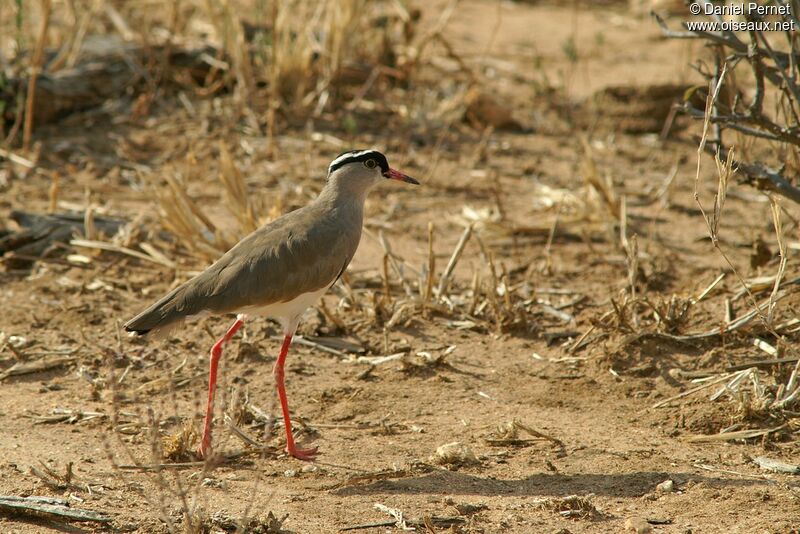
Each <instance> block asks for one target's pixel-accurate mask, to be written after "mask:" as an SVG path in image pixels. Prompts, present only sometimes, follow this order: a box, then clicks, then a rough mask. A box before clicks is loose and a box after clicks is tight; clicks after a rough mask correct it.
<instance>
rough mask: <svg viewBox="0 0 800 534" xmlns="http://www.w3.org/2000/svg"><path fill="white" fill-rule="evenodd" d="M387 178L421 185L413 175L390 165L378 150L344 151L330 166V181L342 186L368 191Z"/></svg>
mask: <svg viewBox="0 0 800 534" xmlns="http://www.w3.org/2000/svg"><path fill="white" fill-rule="evenodd" d="M386 179H389V180H397V181H400V182H406V183H409V184H416V185H419V182H418V181H416V180H415V179H413V178H412V177H410V176H408V175H406V174H403V173H402V172H400V171H397V170H395V169H392V168H391V167H389V162H387V161H386V156H384V155H383V154H381V153H380V152H378V151H377V150H350V151H348V152H343V153H341V154H339V155H338V156H337V157H336V159H334V160H333V161H332V162H331V164H330V166H329V167H328V182H330V183H335V184H336V185H339V186H340V187H347V188H356V189H361V190H363V191H366V190H368V189H369V188H371V187H372V186H374V185H376V184H378V183H379V182H381V181H383V180H386Z"/></svg>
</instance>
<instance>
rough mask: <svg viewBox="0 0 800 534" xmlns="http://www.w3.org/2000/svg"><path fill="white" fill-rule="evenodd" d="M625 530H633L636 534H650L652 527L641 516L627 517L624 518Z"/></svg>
mask: <svg viewBox="0 0 800 534" xmlns="http://www.w3.org/2000/svg"><path fill="white" fill-rule="evenodd" d="M625 532H635V533H636V534H650V533H651V532H653V527H652V525H650V523H648V522H647V521H645V520H644V519H642V518H641V517H629V518H628V519H626V520H625Z"/></svg>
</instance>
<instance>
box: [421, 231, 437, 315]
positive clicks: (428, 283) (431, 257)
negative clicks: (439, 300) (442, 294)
mask: <svg viewBox="0 0 800 534" xmlns="http://www.w3.org/2000/svg"><path fill="white" fill-rule="evenodd" d="M435 271H436V255H435V254H434V253H433V223H432V222H429V223H428V273H427V276H426V277H425V294H424V296H423V301H424V302H428V301H430V300H431V296H432V295H433V277H434V276H435Z"/></svg>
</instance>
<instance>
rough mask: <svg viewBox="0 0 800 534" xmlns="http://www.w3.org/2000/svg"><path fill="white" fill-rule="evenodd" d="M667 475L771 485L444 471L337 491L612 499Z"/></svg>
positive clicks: (650, 475)
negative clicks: (589, 495)
mask: <svg viewBox="0 0 800 534" xmlns="http://www.w3.org/2000/svg"><path fill="white" fill-rule="evenodd" d="M667 479H671V480H673V481H675V483H676V484H678V485H679V486H680V485H681V484H685V483H686V482H688V481H694V482H695V483H700V482H702V483H704V484H706V485H708V486H712V487H730V486H755V485H763V484H768V481H766V480H756V479H728V478H719V477H709V476H702V475H696V474H692V473H667V472H655V471H644V472H635V473H615V474H601V473H583V474H579V475H564V474H558V473H537V474H534V475H531V476H528V477H525V478H520V479H498V478H487V477H482V476H479V475H474V474H469V473H462V472H455V471H447V470H441V471H435V472H432V473H426V474H424V475H421V476H416V477H409V478H402V479H389V480H378V481H374V482H370V483H367V484H363V485H356V486H346V487H343V488H339V489H337V490H335V493H337V494H338V495H343V496H355V495H371V494H404V495H436V494H450V495H453V494H455V495H484V496H507V497H528V496H543V495H575V494H576V495H585V494H587V493H594V494H595V495H603V496H608V497H641V496H642V495H645V494H647V493H650V492H652V491H653V490H654V489H655V487H656V485H657V484H658V483H660V482H663V481H664V480H667Z"/></svg>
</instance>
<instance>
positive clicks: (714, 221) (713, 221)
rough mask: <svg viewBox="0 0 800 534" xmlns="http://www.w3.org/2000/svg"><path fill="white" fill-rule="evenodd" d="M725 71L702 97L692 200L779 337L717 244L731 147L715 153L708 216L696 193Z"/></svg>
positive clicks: (758, 311) (761, 316) (714, 241)
mask: <svg viewBox="0 0 800 534" xmlns="http://www.w3.org/2000/svg"><path fill="white" fill-rule="evenodd" d="M727 72H728V65H727V63H725V64H724V65H723V66H722V70H721V71H720V73H719V76H718V78H717V83H716V84H714V81H713V80H712V81H711V82H709V91H708V97H707V98H706V109H705V116H704V120H703V134H702V137H701V138H700V144H699V145H698V147H697V168H696V170H695V177H694V200H695V202H696V203H697V205H698V207H699V209H700V212H701V214H702V215H703V220H704V221H705V223H706V227H707V229H708V234H709V236H710V238H711V243H712V244H713V245H714V248H715V249H717V251H718V252H719V253H720V255H721V256H722V258H723V259H724V260H725V263H727V264H728V267H729V268H730V269H731V271H733V273H734V274H735V275H736V278H737V279H738V280H739V283H740V284H741V285H742V287H743V288H744V289H745V290H746V291H747V294H748V296H749V298H750V302H751V304H752V306H753V309H754V310H755V312H756V314H757V315H758V318H759V319H760V320H761V322H762V323H763V324H764V326H765V327H766V328H767V330H769V331H770V333H772V334H774V335H775V337H779V336H778V334H777V332H775V331H774V329H773V328H772V325H771V323H770V321H769V320H768V319H767V317H766V316H765V315H764V314H763V313H762V312H761V308H760V307H759V306H758V303H757V302H756V299H755V296H754V295H753V293H752V292H751V291H750V288H749V287H748V286H747V284H746V282H745V281H744V279H743V278H742V276H741V275H740V274H739V271H737V270H736V267H735V266H734V265H733V262H731V260H730V258H728V255H727V254H726V253H725V251H724V250H722V247H721V246H720V244H719V234H718V231H719V222H720V219H721V217H722V208H723V206H724V205H725V196H726V193H727V187H728V180H729V178H730V176H731V174H732V172H733V169H732V165H733V159H734V158H733V148H731V149H730V150H729V152H728V154H727V158H726V160H725V162H723V161H721V160H720V158H719V155H717V156H715V160H714V161H715V162H716V165H717V174H718V176H719V182H718V185H717V194H716V195H715V196H714V211H713V213H712V215H711V216H709V215H708V213H707V212H706V210H705V208H704V206H703V203H702V202H701V201H700V193H699V185H700V168H701V161H702V157H703V153H704V152H705V148H706V141H707V140H708V130H709V126H710V124H711V116H712V114H713V110H714V106H715V103H716V101H717V99H718V98H719V94H720V90H721V88H722V84H723V82H724V81H725V75H726V73H727Z"/></svg>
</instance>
